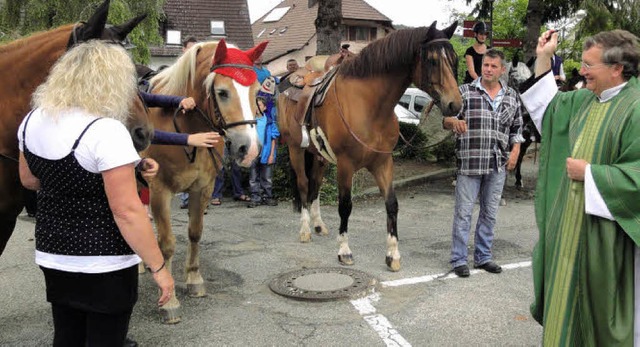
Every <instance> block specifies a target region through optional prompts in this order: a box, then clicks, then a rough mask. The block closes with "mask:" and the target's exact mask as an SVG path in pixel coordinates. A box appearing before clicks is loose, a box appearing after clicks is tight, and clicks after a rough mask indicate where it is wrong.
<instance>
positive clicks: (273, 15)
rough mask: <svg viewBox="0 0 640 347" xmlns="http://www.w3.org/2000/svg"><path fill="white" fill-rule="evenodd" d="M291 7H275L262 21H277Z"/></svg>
mask: <svg viewBox="0 0 640 347" xmlns="http://www.w3.org/2000/svg"><path fill="white" fill-rule="evenodd" d="M290 8H291V7H290V6H287V7H280V8H274V9H273V10H272V11H271V12H270V13H269V14H268V15H267V16H266V17H264V19H263V20H262V22H264V23H269V22H277V21H279V20H280V19H281V18H282V17H283V16H284V15H285V14H287V12H288V11H289V9H290Z"/></svg>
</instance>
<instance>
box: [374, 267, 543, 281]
mask: <svg viewBox="0 0 640 347" xmlns="http://www.w3.org/2000/svg"><path fill="white" fill-rule="evenodd" d="M529 266H531V261H523V262H520V263H513V264H507V265H502V268H503V269H506V270H511V269H517V268H521V267H529ZM480 272H484V270H471V271H470V273H471V274H472V275H475V274H477V273H480ZM451 278H458V276H456V274H454V273H453V272H447V273H441V274H436V275H426V276H420V277H410V278H402V279H399V280H393V281H384V282H381V284H382V286H383V287H399V286H404V285H408V284H418V283H426V282H431V281H433V280H436V279H441V280H448V279H451Z"/></svg>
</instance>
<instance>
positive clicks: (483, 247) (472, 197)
mask: <svg viewBox="0 0 640 347" xmlns="http://www.w3.org/2000/svg"><path fill="white" fill-rule="evenodd" d="M505 178H506V171H505V169H504V168H502V169H501V170H500V171H498V170H497V169H494V171H493V172H492V173H489V174H486V175H476V176H467V175H460V174H459V175H458V177H457V181H456V207H455V211H454V215H453V231H452V243H451V265H452V266H453V267H454V268H455V267H458V266H460V265H465V264H467V254H468V252H467V242H468V241H469V233H470V232H471V217H472V214H473V206H474V204H475V201H476V199H477V198H478V197H479V200H480V213H479V215H478V221H477V223H476V234H475V251H474V253H473V261H474V264H475V265H476V266H480V265H483V264H486V263H487V262H489V261H491V246H492V244H493V232H494V231H493V227H494V226H495V225H496V215H497V214H498V206H499V205H500V198H501V197H502V189H503V188H504V180H505Z"/></svg>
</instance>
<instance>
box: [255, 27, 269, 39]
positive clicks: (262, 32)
mask: <svg viewBox="0 0 640 347" xmlns="http://www.w3.org/2000/svg"><path fill="white" fill-rule="evenodd" d="M265 31H267V29H262V30H260V33H259V34H258V35H257V36H256V37H260V36H262V34H264V32H265Z"/></svg>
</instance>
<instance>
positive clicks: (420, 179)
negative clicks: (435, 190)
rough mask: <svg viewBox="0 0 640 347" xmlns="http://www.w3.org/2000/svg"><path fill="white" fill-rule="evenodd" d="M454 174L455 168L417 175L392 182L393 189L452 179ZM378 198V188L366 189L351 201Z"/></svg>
mask: <svg viewBox="0 0 640 347" xmlns="http://www.w3.org/2000/svg"><path fill="white" fill-rule="evenodd" d="M455 172H456V168H448V169H440V170H436V171H433V172H429V173H426V174H423V175H417V176H413V177H409V178H405V179H401V180H397V181H393V188H394V189H398V188H405V187H410V186H417V185H421V184H424V183H427V182H432V181H436V180H439V179H443V178H447V177H453V175H454V174H455ZM376 195H377V196H380V189H378V187H372V188H367V189H365V190H363V191H362V192H360V193H358V194H354V195H353V199H354V200H355V199H363V198H369V197H373V196H376Z"/></svg>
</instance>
